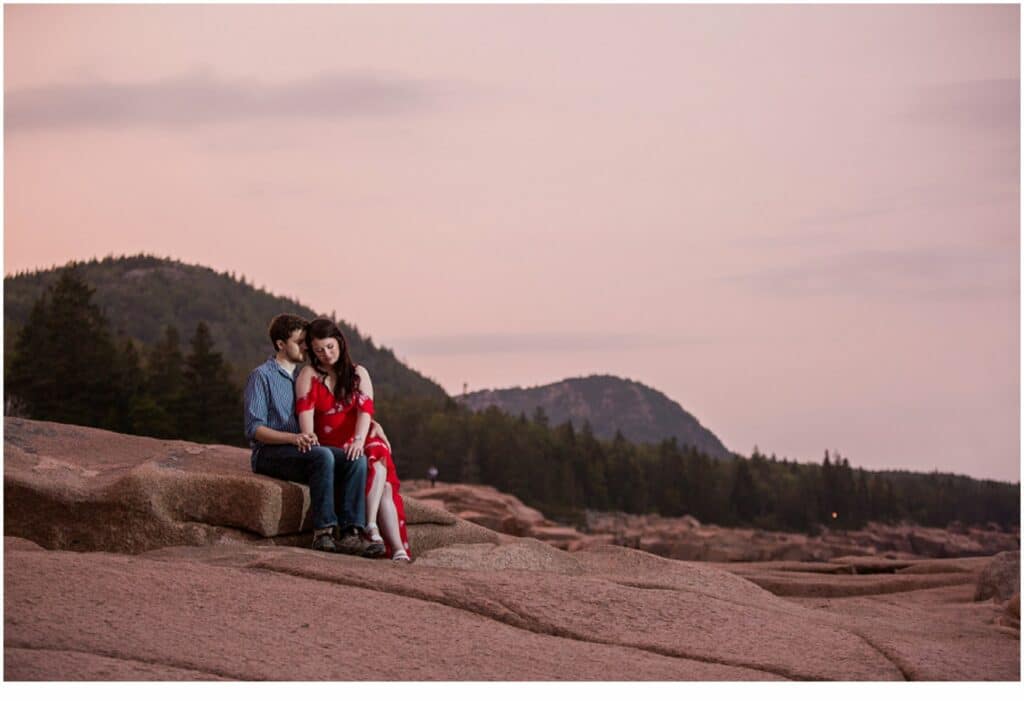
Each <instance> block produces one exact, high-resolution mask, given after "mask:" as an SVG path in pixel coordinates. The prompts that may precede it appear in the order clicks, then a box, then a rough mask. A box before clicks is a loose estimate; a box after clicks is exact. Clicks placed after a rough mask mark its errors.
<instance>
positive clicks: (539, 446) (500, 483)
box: [5, 268, 1020, 532]
mask: <svg viewBox="0 0 1024 701" xmlns="http://www.w3.org/2000/svg"><path fill="white" fill-rule="evenodd" d="M93 293H94V290H93V289H92V288H91V287H89V286H88V285H87V284H85V283H84V282H83V280H82V279H81V278H80V277H79V276H78V275H77V274H76V272H75V270H74V268H68V269H66V270H65V271H63V272H62V274H61V276H60V277H59V278H58V279H57V281H56V282H55V283H54V284H52V285H51V286H50V287H49V288H47V289H46V291H45V292H44V293H43V294H42V296H41V297H40V298H39V299H38V300H37V301H36V302H35V304H34V305H33V307H32V310H31V313H30V315H29V320H28V323H26V324H25V325H24V326H23V327H22V329H21V330H20V332H19V334H18V337H17V340H16V343H15V347H14V355H13V358H10V357H9V358H8V362H7V367H6V368H5V369H6V378H5V382H6V389H7V406H6V407H5V410H6V411H5V413H7V414H8V415H11V414H17V415H22V416H26V417H28V418H34V419H41V420H49V421H59V422H63V423H72V424H79V425H85V426H95V427H99V428H106V429H110V430H114V431H118V432H121V433H131V434H137V435H147V436H153V437H158V438H176V439H182V440H189V441H195V442H200V443H224V444H229V445H245V440H244V437H243V435H242V406H241V388H240V387H239V386H238V384H236V383H235V382H234V381H233V380H232V374H233V369H232V368H231V366H230V364H229V363H227V362H226V361H225V360H224V358H223V356H222V355H221V354H220V353H219V352H217V351H216V350H215V342H214V339H213V337H212V335H211V333H210V330H209V328H208V327H207V325H206V324H205V323H204V322H199V323H198V325H197V326H196V328H195V331H194V333H193V335H192V337H191V339H190V340H189V344H188V350H187V353H186V352H185V351H184V350H183V349H182V348H181V344H180V340H179V335H178V331H177V330H176V329H175V328H174V327H172V326H169V327H167V328H166V329H165V332H164V335H163V337H162V338H161V339H160V340H159V341H158V342H156V343H154V344H153V345H152V346H151V347H149V348H147V349H142V350H140V348H139V347H137V344H136V342H135V341H133V340H132V339H131V338H128V337H127V336H125V335H124V334H117V335H115V334H112V333H111V331H110V325H109V322H108V320H107V319H106V318H105V317H104V315H103V313H102V311H101V310H100V309H99V307H98V306H97V305H96V304H95V303H94V302H93V301H92V296H93ZM355 360H356V362H359V358H358V357H357V358H355ZM377 418H378V419H379V420H380V421H381V422H382V424H383V425H384V427H385V430H386V431H387V433H388V436H389V438H390V440H391V442H392V444H393V446H394V451H395V460H396V463H397V464H398V468H399V474H400V475H401V476H402V477H405V478H413V477H425V476H426V475H427V470H428V469H429V468H430V466H431V465H433V466H436V467H437V468H438V469H439V470H440V473H441V475H440V477H441V480H442V481H452V482H469V483H481V484H489V485H492V486H494V487H496V488H497V489H499V490H502V491H504V492H508V493H511V494H514V495H515V496H516V497H518V498H519V499H521V500H522V501H523V502H525V503H527V504H529V505H531V506H534V507H536V508H538V509H540V510H541V511H543V512H544V513H545V514H547V515H548V516H550V517H553V518H557V519H560V520H563V521H570V522H572V521H576V522H579V521H580V520H581V519H582V513H583V510H585V509H594V510H600V511H625V512H630V513H648V512H655V513H658V514H661V515H663V516H681V515H684V514H689V515H692V516H694V517H696V518H697V519H699V520H700V521H703V522H706V523H716V524H719V525H723V526H754V527H758V528H764V529H778V530H792V531H803V532H812V531H814V530H816V529H817V528H819V527H820V526H822V525H827V526H829V527H834V528H844V529H854V528H859V527H862V526H863V525H864V524H866V523H867V522H868V521H898V520H903V519H908V520H912V521H914V522H916V523H919V524H921V525H926V526H945V525H947V524H949V523H950V522H952V521H961V522H963V523H971V524H978V523H986V522H990V521H991V522H995V523H998V524H999V525H1000V526H1002V527H1004V528H1006V527H1012V526H1014V525H1018V524H1019V522H1020V496H1019V491H1020V489H1019V484H1008V483H1002V482H995V481H991V480H977V479H973V478H969V477H964V476H960V475H951V474H939V473H931V474H927V473H911V472H878V471H867V470H864V469H862V468H853V467H851V465H850V463H849V460H848V459H847V458H845V457H842V456H840V455H838V454H835V453H832V454H830V453H827V452H826V453H825V456H824V458H823V460H822V461H821V462H820V463H799V462H796V461H792V460H787V459H784V458H783V459H778V458H776V457H775V456H770V457H769V456H765V455H763V454H762V453H760V451H758V450H757V449H756V448H755V449H754V452H753V454H752V455H751V456H750V457H745V456H732V457H730V458H724V459H717V458H714V457H711V456H708V455H707V454H705V453H702V452H700V451H698V450H696V449H695V448H693V447H691V446H686V445H680V444H679V443H678V442H677V441H676V439H674V438H672V439H668V440H664V441H662V442H660V443H657V444H652V445H649V444H636V443H632V442H630V441H628V440H626V439H625V438H624V437H623V436H622V435H621V433H620V434H617V435H616V436H615V437H614V438H613V439H612V440H600V439H598V438H596V437H595V436H594V433H593V431H592V429H591V427H590V425H589V424H587V423H584V424H583V425H582V426H581V427H580V428H579V429H577V428H575V427H574V426H573V425H572V424H571V423H568V422H567V423H563V424H561V425H558V426H551V425H550V422H549V420H548V418H547V416H546V415H545V414H544V412H543V410H540V409H538V410H537V411H536V412H534V414H533V415H532V416H531V417H529V418H528V417H527V416H526V415H525V414H520V415H519V416H510V415H508V414H505V413H503V412H501V411H500V410H498V409H496V408H490V409H487V410H485V411H482V412H479V413H477V412H473V411H471V410H469V409H467V408H465V407H461V406H459V405H458V404H457V403H456V402H455V401H453V400H452V399H450V398H447V399H444V400H437V399H434V398H430V397H410V396H394V394H391V395H387V398H386V400H385V401H381V402H379V403H378V416H377Z"/></svg>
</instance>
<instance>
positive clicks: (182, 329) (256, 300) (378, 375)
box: [4, 255, 447, 400]
mask: <svg viewBox="0 0 1024 701" xmlns="http://www.w3.org/2000/svg"><path fill="white" fill-rule="evenodd" d="M71 265H74V266H76V267H77V269H78V272H79V273H80V274H81V275H82V278H83V279H84V280H85V281H86V282H87V283H88V284H89V285H90V286H92V287H94V288H96V295H95V296H94V297H93V300H94V301H95V302H96V303H97V304H98V305H99V306H100V308H101V309H103V311H104V313H105V314H106V316H107V319H108V320H109V321H110V329H111V332H112V333H115V334H118V333H123V334H125V335H127V336H129V337H131V338H133V339H134V340H136V341H138V342H140V343H142V344H143V345H144V346H150V345H152V344H153V343H155V342H156V341H157V340H158V339H159V338H160V337H161V336H162V335H163V333H164V327H166V326H167V325H173V326H175V327H176V328H177V329H178V333H179V334H180V336H181V344H182V350H183V352H185V353H187V352H188V341H189V339H190V338H191V337H192V334H193V333H194V332H195V328H196V325H197V324H198V323H199V322H200V321H204V322H206V324H207V325H208V326H209V327H210V331H211V333H212V335H213V339H214V342H215V350H217V351H219V352H221V353H223V354H224V358H225V360H227V361H228V362H229V363H231V365H232V367H233V369H234V371H235V374H236V379H237V380H244V378H245V376H246V375H247V374H248V372H249V370H251V369H252V368H253V367H255V366H256V365H258V364H260V363H262V362H263V361H265V360H266V359H267V357H269V356H270V354H271V347H270V341H269V340H268V339H267V323H268V322H269V321H270V319H271V318H272V317H273V316H274V315H275V314H280V313H282V312H290V313H293V314H298V315H299V316H302V317H305V318H307V319H312V318H313V317H316V316H320V314H318V313H317V312H315V311H313V309H311V308H310V307H307V306H305V305H304V304H301V303H299V302H298V301H297V300H294V299H288V298H287V297H282V296H278V295H273V294H270V293H269V292H266V291H264V290H257V289H256V288H255V287H253V286H252V285H251V284H249V283H248V282H246V280H245V277H244V275H243V276H241V277H236V276H235V275H234V273H218V272H216V271H214V270H212V269H210V268H207V267H204V266H201V265H191V264H188V263H182V262H181V261H177V260H172V259H170V258H157V257H155V256H148V255H136V256H120V257H117V258H114V257H107V258H104V259H103V260H95V259H93V260H91V261H89V262H86V263H74V262H72V263H68V264H67V265H63V266H60V267H55V268H51V269H49V270H40V271H35V272H28V273H19V274H17V275H12V276H7V277H4V321H5V325H4V357H5V365H7V366H8V367H9V365H10V361H11V359H12V358H13V351H14V342H15V340H16V339H17V335H18V331H19V330H20V329H21V326H22V324H24V323H25V321H26V320H27V319H28V316H29V312H30V311H31V309H32V305H33V304H35V301H36V300H37V299H38V298H39V296H40V295H41V294H42V293H43V291H44V290H45V289H46V288H47V286H49V285H50V284H51V283H53V282H54V281H55V280H56V279H57V277H58V276H59V275H60V274H61V272H62V271H63V270H64V269H65V268H67V267H69V266H71ZM338 325H339V326H340V327H341V330H342V332H343V333H344V334H345V337H346V339H348V342H349V346H350V350H351V354H352V358H353V359H354V360H355V361H356V362H357V363H362V364H365V365H366V367H367V369H368V370H369V371H370V375H371V377H372V378H373V383H374V388H375V389H376V390H377V391H378V393H380V394H382V395H383V396H396V395H401V396H416V397H425V398H432V399H438V400H443V399H444V398H445V397H447V393H446V392H445V391H444V389H443V388H442V387H441V386H440V385H438V384H437V383H436V382H434V381H433V380H430V379H428V378H427V377H424V376H423V375H421V374H420V373H418V372H416V371H415V370H413V369H412V368H410V367H408V366H407V365H405V364H403V363H402V362H401V361H399V360H398V359H397V358H396V357H395V354H394V353H393V352H392V351H391V350H390V349H388V348H384V347H380V346H377V345H375V344H374V343H373V341H372V340H370V339H369V338H364V337H363V336H362V335H361V334H360V333H359V331H358V329H357V328H356V327H355V326H354V325H351V324H348V323H345V322H344V321H341V320H339V321H338Z"/></svg>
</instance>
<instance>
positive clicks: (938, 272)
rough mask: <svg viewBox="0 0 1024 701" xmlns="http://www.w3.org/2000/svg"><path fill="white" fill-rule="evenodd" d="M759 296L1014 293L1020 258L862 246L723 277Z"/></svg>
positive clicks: (989, 253)
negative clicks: (861, 248)
mask: <svg viewBox="0 0 1024 701" xmlns="http://www.w3.org/2000/svg"><path fill="white" fill-rule="evenodd" d="M724 279H726V280H728V281H730V282H740V283H742V284H744V285H747V286H749V287H750V288H752V289H754V290H755V291H756V292H758V293H759V294H772V295H776V296H805V297H812V296H825V295H856V296H862V297H874V298H882V299H889V300H896V299H900V298H913V299H948V298H950V297H958V298H968V297H970V298H988V297H1012V296H1016V295H1017V294H1018V286H1019V269H1018V267H1017V256H1016V255H1013V256H1008V255H1005V254H1001V253H1000V252H999V251H996V250H983V249H977V248H975V249H964V248H953V247H946V248H928V249H909V250H908V249H903V250H862V251H851V252H847V253H841V254H836V255H832V256H822V257H818V258H814V259H810V260H804V261H800V262H797V263H794V264H792V265H788V266H781V267H776V268H771V269H766V270H760V271H756V272H753V273H750V274H746V275H738V276H730V277H728V278H724Z"/></svg>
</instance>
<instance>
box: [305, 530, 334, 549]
mask: <svg viewBox="0 0 1024 701" xmlns="http://www.w3.org/2000/svg"><path fill="white" fill-rule="evenodd" d="M310 547H312V548H313V550H319V551H320V552H324V553H336V552H338V544H337V543H335V542H334V538H332V537H331V534H330V533H321V534H320V535H318V536H314V538H313V545H311V546H310Z"/></svg>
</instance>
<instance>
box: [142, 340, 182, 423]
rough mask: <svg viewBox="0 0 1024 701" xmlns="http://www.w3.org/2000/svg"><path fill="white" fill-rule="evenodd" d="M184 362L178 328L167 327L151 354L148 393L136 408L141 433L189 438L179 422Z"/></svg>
mask: <svg viewBox="0 0 1024 701" xmlns="http://www.w3.org/2000/svg"><path fill="white" fill-rule="evenodd" d="M184 364H185V359H184V357H183V356H182V354H181V346H180V344H179V341H178V330H177V329H176V328H175V327H173V326H168V327H166V328H165V329H164V335H163V338H161V339H160V340H159V341H158V342H157V343H156V344H155V345H154V346H153V348H152V349H151V350H150V352H149V355H148V361H147V363H146V384H145V392H143V394H142V396H141V397H140V399H139V401H138V403H137V405H136V407H135V430H136V432H137V433H140V434H142V435H146V436H155V437H157V438H184V437H185V434H184V433H183V429H182V428H181V427H180V426H179V425H178V417H179V416H180V414H181V410H182V407H181V397H182V391H183V387H184V370H183V366H184Z"/></svg>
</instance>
